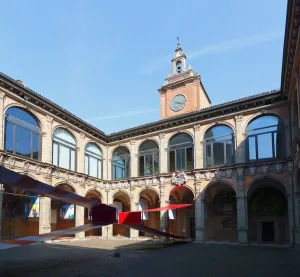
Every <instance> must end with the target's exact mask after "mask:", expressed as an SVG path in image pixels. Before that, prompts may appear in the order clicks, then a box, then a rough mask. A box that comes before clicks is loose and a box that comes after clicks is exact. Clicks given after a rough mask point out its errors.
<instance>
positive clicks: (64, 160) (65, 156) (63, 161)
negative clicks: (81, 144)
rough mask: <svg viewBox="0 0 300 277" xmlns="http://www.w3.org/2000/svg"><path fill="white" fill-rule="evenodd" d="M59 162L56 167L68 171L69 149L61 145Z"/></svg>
mask: <svg viewBox="0 0 300 277" xmlns="http://www.w3.org/2000/svg"><path fill="white" fill-rule="evenodd" d="M58 158H59V161H58V166H59V167H62V168H66V169H70V149H69V148H68V147H65V146H63V145H59V157H58Z"/></svg>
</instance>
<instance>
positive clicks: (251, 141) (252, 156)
mask: <svg viewBox="0 0 300 277" xmlns="http://www.w3.org/2000/svg"><path fill="white" fill-rule="evenodd" d="M255 138H256V137H248V144H249V145H248V149H249V150H248V151H249V160H256V143H255V141H256V139H255Z"/></svg>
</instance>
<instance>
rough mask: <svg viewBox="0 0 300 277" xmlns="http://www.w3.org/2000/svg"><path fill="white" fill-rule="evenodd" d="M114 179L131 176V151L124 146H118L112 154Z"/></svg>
mask: <svg viewBox="0 0 300 277" xmlns="http://www.w3.org/2000/svg"><path fill="white" fill-rule="evenodd" d="M112 161H113V162H112V167H113V168H112V171H113V172H112V173H113V176H112V177H113V179H114V180H116V179H123V178H127V177H129V176H130V152H129V150H128V149H127V148H126V147H124V146H120V147H118V148H117V149H116V150H115V151H114V153H113V156H112Z"/></svg>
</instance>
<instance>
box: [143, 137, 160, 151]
mask: <svg viewBox="0 0 300 277" xmlns="http://www.w3.org/2000/svg"><path fill="white" fill-rule="evenodd" d="M149 140H153V141H155V142H156V143H157V146H158V148H160V143H159V141H158V140H157V139H156V138H145V139H142V140H140V142H139V143H138V145H137V150H139V149H140V146H141V145H142V144H143V143H144V142H146V141H149Z"/></svg>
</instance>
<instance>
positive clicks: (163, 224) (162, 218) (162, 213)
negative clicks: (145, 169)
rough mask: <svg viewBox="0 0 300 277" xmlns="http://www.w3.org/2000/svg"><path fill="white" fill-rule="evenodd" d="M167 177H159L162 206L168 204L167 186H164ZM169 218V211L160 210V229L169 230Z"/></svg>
mask: <svg viewBox="0 0 300 277" xmlns="http://www.w3.org/2000/svg"><path fill="white" fill-rule="evenodd" d="M164 182H165V178H164V177H160V178H159V191H160V197H159V199H160V207H163V206H166V198H165V186H164ZM167 220H168V211H160V230H161V231H162V232H167ZM161 239H162V240H165V238H164V237H161Z"/></svg>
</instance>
